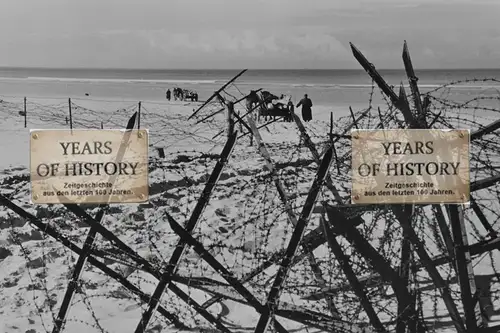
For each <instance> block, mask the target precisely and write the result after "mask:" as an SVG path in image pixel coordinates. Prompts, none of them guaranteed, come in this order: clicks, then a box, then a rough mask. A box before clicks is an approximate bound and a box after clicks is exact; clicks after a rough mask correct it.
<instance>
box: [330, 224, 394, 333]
mask: <svg viewBox="0 0 500 333" xmlns="http://www.w3.org/2000/svg"><path fill="white" fill-rule="evenodd" d="M321 225H322V226H323V230H324V233H325V235H326V238H327V241H328V245H329V246H330V249H331V250H332V252H333V254H334V255H335V257H336V258H337V260H338V262H339V264H340V267H341V268H342V271H343V272H344V274H345V276H346V278H347V280H348V281H349V284H350V285H351V286H352V290H353V291H354V293H355V294H356V296H358V298H359V300H360V302H361V305H362V306H363V309H364V310H365V312H366V315H367V316H368V318H369V319H370V323H371V324H372V326H373V327H374V328H375V329H376V330H377V332H387V330H386V328H385V327H384V325H383V324H382V322H381V321H380V318H379V317H378V315H377V313H376V312H375V309H373V306H372V304H371V303H370V300H369V299H368V296H367V295H366V292H365V290H364V288H363V286H362V285H361V283H360V282H359V280H358V278H357V277H356V274H355V273H354V270H353V269H352V267H351V265H350V264H349V258H348V257H347V256H346V255H345V253H344V251H343V250H342V247H341V246H340V244H339V243H338V242H337V239H336V236H335V234H334V233H333V231H332V229H331V227H330V224H329V223H327V222H326V221H325V219H324V217H323V216H321Z"/></svg>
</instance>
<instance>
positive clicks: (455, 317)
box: [400, 221, 466, 333]
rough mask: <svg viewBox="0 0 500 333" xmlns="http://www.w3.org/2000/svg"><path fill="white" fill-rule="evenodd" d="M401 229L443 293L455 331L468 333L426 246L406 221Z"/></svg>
mask: <svg viewBox="0 0 500 333" xmlns="http://www.w3.org/2000/svg"><path fill="white" fill-rule="evenodd" d="M400 224H401V227H402V228H403V230H404V232H405V233H406V234H407V236H408V238H409V239H410V241H411V242H412V244H413V246H414V249H415V252H416V253H417V255H418V256H419V258H420V260H421V262H422V264H423V265H424V267H425V269H426V271H427V273H429V276H430V277H431V279H432V280H433V282H434V284H435V285H436V287H437V288H438V289H439V291H440V293H441V297H443V301H444V303H445V305H446V308H447V310H448V313H449V315H450V318H451V320H452V323H453V325H454V326H455V329H456V330H457V332H459V333H466V330H465V326H464V323H463V322H462V318H461V317H460V313H459V312H458V309H457V306H456V304H455V302H454V301H453V297H452V296H451V292H450V289H449V287H448V285H447V284H446V282H445V281H444V280H443V278H442V276H441V275H440V274H439V272H438V270H437V268H436V266H434V263H433V262H432V259H431V257H430V256H429V254H428V253H427V251H426V250H425V247H424V244H423V243H422V241H421V240H420V239H419V238H418V236H417V234H416V233H415V230H413V228H412V226H411V225H410V224H408V223H407V222H405V221H400Z"/></svg>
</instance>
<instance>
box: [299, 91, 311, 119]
mask: <svg viewBox="0 0 500 333" xmlns="http://www.w3.org/2000/svg"><path fill="white" fill-rule="evenodd" d="M301 105H302V119H303V120H304V121H305V122H309V121H311V120H312V109H311V108H312V106H313V103H312V101H311V99H310V98H309V97H307V94H305V95H304V98H302V99H301V100H300V102H299V103H298V104H297V107H299V106H301Z"/></svg>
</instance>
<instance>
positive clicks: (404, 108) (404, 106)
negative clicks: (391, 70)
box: [349, 43, 416, 125]
mask: <svg viewBox="0 0 500 333" xmlns="http://www.w3.org/2000/svg"><path fill="white" fill-rule="evenodd" d="M349 44H350V45H351V50H352V53H353V55H354V58H356V60H358V62H359V63H360V65H361V66H362V67H363V68H364V69H365V71H366V72H367V73H368V75H370V77H371V78H372V79H373V81H375V83H377V85H378V86H379V88H380V89H381V90H382V91H383V92H384V94H385V95H386V96H387V97H389V99H390V100H391V102H392V104H394V106H395V107H396V108H398V109H399V110H400V111H401V112H402V114H403V117H404V118H405V122H406V123H407V124H412V125H413V124H415V123H416V122H415V118H414V117H413V114H412V113H411V111H410V108H409V105H408V103H407V101H406V103H405V102H404V101H401V100H400V99H399V97H398V95H396V93H395V92H394V90H392V88H391V87H390V86H389V84H387V82H386V81H385V80H384V78H383V77H382V75H380V73H379V72H378V71H377V69H376V68H375V66H374V65H373V64H372V63H370V62H369V61H368V59H366V57H365V56H364V55H363V53H361V51H359V50H358V49H357V48H356V46H354V45H353V44H352V43H349Z"/></svg>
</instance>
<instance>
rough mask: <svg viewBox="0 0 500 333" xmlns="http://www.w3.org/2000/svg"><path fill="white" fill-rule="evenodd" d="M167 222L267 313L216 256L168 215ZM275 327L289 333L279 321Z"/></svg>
mask: <svg viewBox="0 0 500 333" xmlns="http://www.w3.org/2000/svg"><path fill="white" fill-rule="evenodd" d="M167 220H168V223H169V224H170V226H171V227H172V230H173V231H174V232H175V233H176V234H177V235H179V237H181V239H183V240H184V241H185V242H186V243H187V244H189V246H191V247H192V248H193V249H194V251H195V252H196V253H197V254H198V255H199V256H200V258H201V259H203V260H204V261H205V262H206V263H207V264H209V265H210V266H211V267H212V268H213V269H214V270H215V271H216V272H217V273H219V274H220V275H221V276H222V277H223V278H224V279H225V280H226V281H227V282H228V283H229V284H230V285H231V286H232V287H233V288H234V289H235V290H236V291H237V292H238V293H239V294H240V295H241V296H243V298H245V300H246V301H247V302H248V303H249V304H250V305H251V306H252V307H253V308H254V309H255V310H256V311H257V312H259V313H263V312H264V311H265V308H264V306H263V305H262V304H261V303H260V301H259V300H258V299H257V298H256V297H255V296H254V295H253V294H252V293H251V292H250V291H249V290H248V289H247V288H246V287H245V286H244V285H243V283H241V282H240V281H239V280H238V278H237V277H236V276H235V275H234V274H233V273H232V272H230V271H229V270H228V269H227V268H225V267H224V265H222V264H221V263H220V262H219V261H218V260H217V259H215V257H214V256H212V255H211V254H210V252H208V251H207V250H206V249H205V247H204V246H203V244H201V243H200V242H198V241H197V240H196V239H194V237H193V236H191V233H189V232H188V231H187V230H185V229H184V228H183V227H182V226H181V225H180V224H179V223H177V221H175V219H174V218H173V217H172V216H170V214H168V213H167ZM273 323H274V327H275V328H276V331H277V332H280V333H287V332H288V331H287V330H286V329H285V328H284V327H283V325H281V324H280V323H279V322H278V321H277V320H274V322H273Z"/></svg>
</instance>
